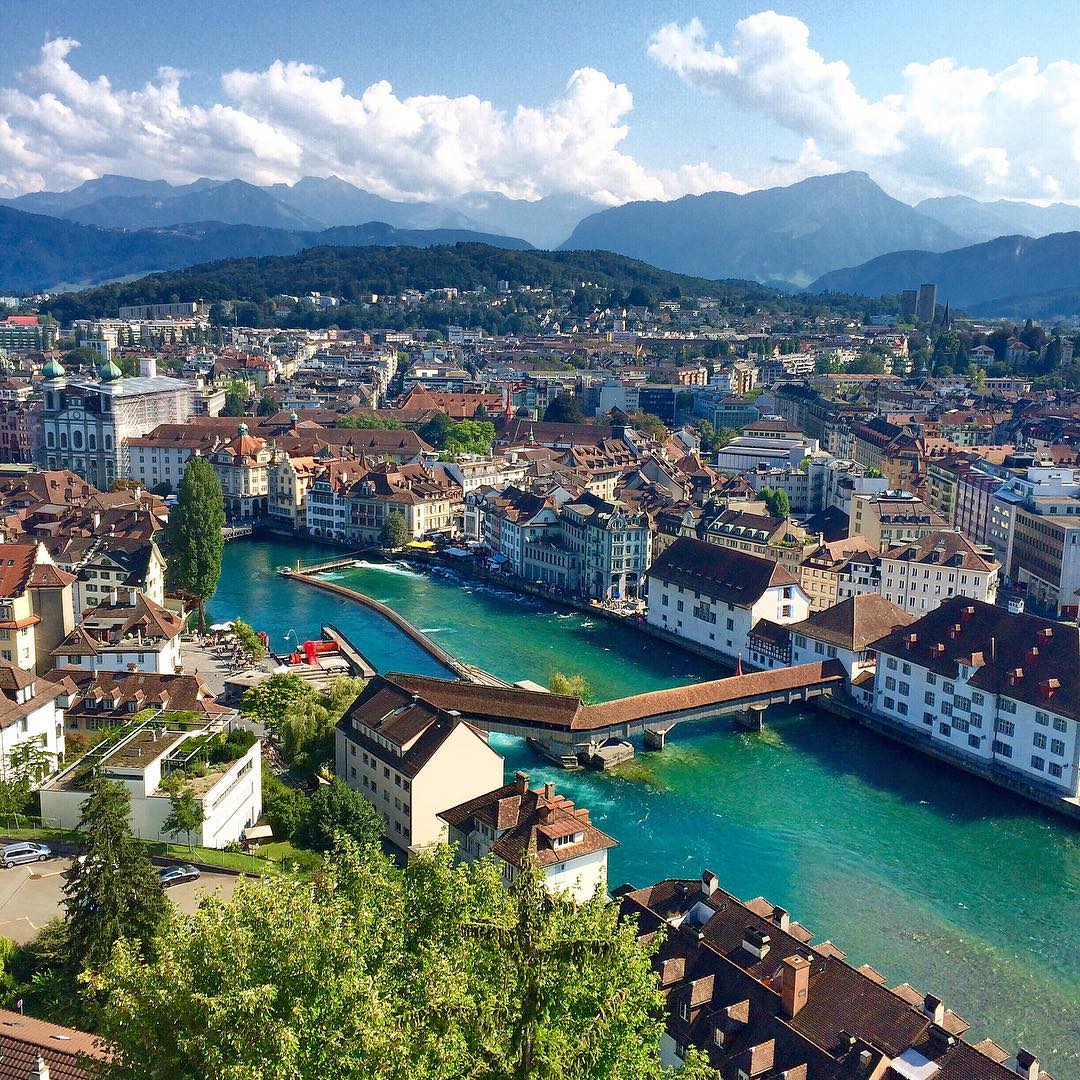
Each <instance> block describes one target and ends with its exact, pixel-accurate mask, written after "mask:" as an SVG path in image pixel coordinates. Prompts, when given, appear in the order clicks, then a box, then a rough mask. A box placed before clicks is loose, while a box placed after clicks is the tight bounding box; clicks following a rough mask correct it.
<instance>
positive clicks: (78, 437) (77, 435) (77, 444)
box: [71, 430, 83, 450]
mask: <svg viewBox="0 0 1080 1080" xmlns="http://www.w3.org/2000/svg"><path fill="white" fill-rule="evenodd" d="M82 444H83V438H82V432H81V431H78V430H76V431H73V432H72V433H71V445H72V446H73V447H74V448H75V449H76V450H81V449H82Z"/></svg>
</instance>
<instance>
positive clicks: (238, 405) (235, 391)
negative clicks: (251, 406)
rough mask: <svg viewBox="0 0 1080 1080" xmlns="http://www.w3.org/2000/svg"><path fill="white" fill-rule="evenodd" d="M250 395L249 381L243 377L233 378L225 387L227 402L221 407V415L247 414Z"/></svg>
mask: <svg viewBox="0 0 1080 1080" xmlns="http://www.w3.org/2000/svg"><path fill="white" fill-rule="evenodd" d="M249 396H250V394H249V391H248V386H247V383H245V382H244V381H243V380H241V379H233V381H232V382H230V383H229V385H228V386H227V387H226V389H225V404H224V405H223V406H222V408H221V415H222V416H244V415H246V413H247V405H248V398H249Z"/></svg>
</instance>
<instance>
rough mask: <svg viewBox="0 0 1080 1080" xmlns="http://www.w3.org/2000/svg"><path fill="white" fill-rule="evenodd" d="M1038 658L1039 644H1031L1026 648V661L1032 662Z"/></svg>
mask: <svg viewBox="0 0 1080 1080" xmlns="http://www.w3.org/2000/svg"><path fill="white" fill-rule="evenodd" d="M1038 659H1039V646H1038V645H1032V646H1031V648H1030V649H1028V651H1027V656H1026V660H1027V663H1029V664H1034V663H1035V661H1036V660H1038Z"/></svg>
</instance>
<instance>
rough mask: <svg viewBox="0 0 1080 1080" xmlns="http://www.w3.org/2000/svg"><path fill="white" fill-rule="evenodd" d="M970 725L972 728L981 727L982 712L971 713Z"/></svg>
mask: <svg viewBox="0 0 1080 1080" xmlns="http://www.w3.org/2000/svg"><path fill="white" fill-rule="evenodd" d="M971 726H972V727H973V728H981V727H982V714H981V713H977V712H973V713H972V714H971Z"/></svg>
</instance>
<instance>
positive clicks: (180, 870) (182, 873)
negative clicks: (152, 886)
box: [158, 863, 202, 889]
mask: <svg viewBox="0 0 1080 1080" xmlns="http://www.w3.org/2000/svg"><path fill="white" fill-rule="evenodd" d="M200 877H202V874H201V873H200V871H199V868H198V867H197V866H192V865H191V864H190V863H177V864H176V865H175V866H163V867H162V868H161V869H160V870H159V871H158V881H160V882H161V887H162V888H163V889H167V888H169V886H171V885H179V884H180V883H181V882H184V881H195V880H197V879H198V878H200Z"/></svg>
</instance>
